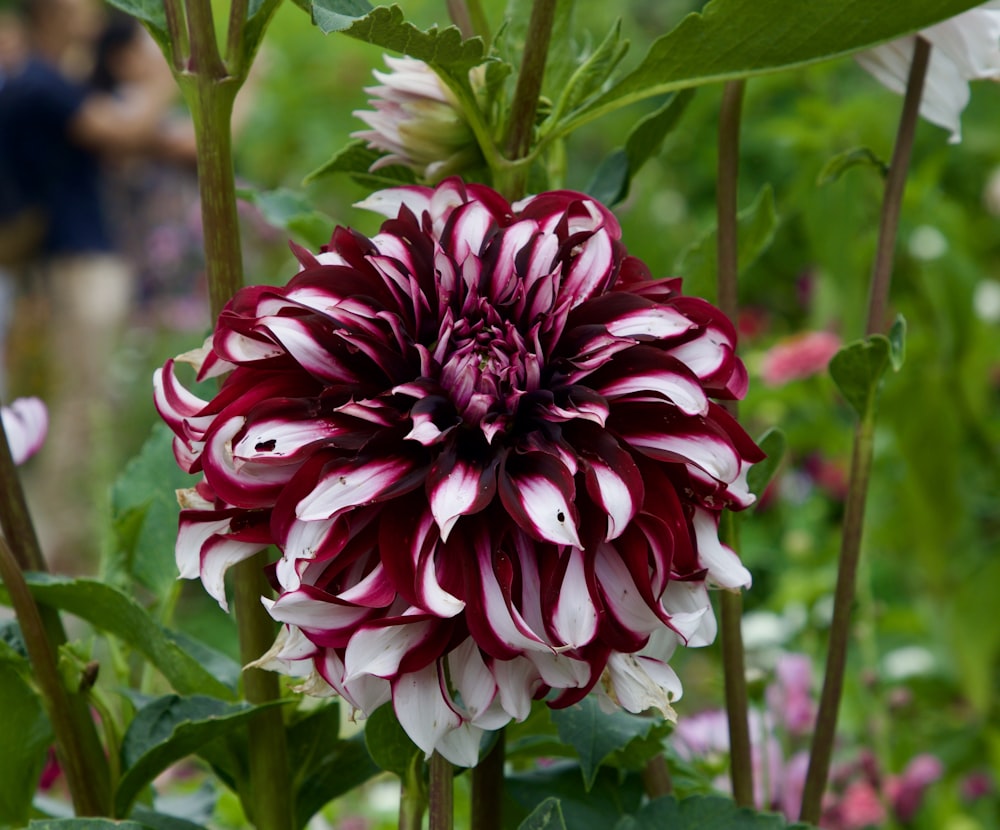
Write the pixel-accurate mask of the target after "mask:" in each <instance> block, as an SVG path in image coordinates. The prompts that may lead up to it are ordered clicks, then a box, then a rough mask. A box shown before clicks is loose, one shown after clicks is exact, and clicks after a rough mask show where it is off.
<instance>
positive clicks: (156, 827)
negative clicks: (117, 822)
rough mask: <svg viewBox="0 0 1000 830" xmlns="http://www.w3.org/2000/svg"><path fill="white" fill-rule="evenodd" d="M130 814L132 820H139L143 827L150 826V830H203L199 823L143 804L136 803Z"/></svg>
mask: <svg viewBox="0 0 1000 830" xmlns="http://www.w3.org/2000/svg"><path fill="white" fill-rule="evenodd" d="M131 816H132V818H133V820H135V821H138V822H140V823H141V824H142V826H143V827H149V828H151V830H204V828H203V827H202V825H200V824H196V823H195V822H193V821H189V820H188V819H186V818H180V817H178V816H170V815H166V814H165V813H158V812H156V811H155V810H151V809H149V807H147V806H145V805H144V804H136V805H135V807H134V808H133V810H132V812H131Z"/></svg>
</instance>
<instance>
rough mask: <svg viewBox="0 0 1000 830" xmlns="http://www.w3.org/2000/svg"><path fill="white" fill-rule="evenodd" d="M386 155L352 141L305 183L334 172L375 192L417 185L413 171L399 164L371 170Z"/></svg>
mask: <svg viewBox="0 0 1000 830" xmlns="http://www.w3.org/2000/svg"><path fill="white" fill-rule="evenodd" d="M383 155H384V154H383V153H381V152H379V151H378V150H373V149H371V148H370V147H368V146H367V144H366V143H365V142H364V141H352V142H351V143H350V144H348V145H347V146H346V147H344V148H343V149H341V150H340V151H338V152H337V153H336V154H335V155H334V156H333V158H331V159H330V160H329V161H327V162H326V163H325V164H323V165H321V166H320V167H318V168H316V169H315V170H313V171H312V172H311V173H310V174H309V175H308V176H306V179H305V180H306V182H307V183H308V182H311V181H312V180H313V179H318V178H320V177H322V176H329V175H331V174H333V173H346V174H347V175H349V176H350V177H351V178H352V179H354V180H355V181H356V182H358V183H359V184H361V185H364V186H365V187H370V188H372V189H373V190H377V189H379V188H383V187H397V186H399V185H401V184H414V183H415V182H416V180H417V179H416V177H415V176H414V175H413V171H412V170H410V168H409V167H403V166H402V165H400V164H393V165H390V166H388V167H381V168H379V169H378V170H371V169H370V168H371V166H372V165H373V164H374V163H375V162H376V161H378V160H379V159H380V158H381V157H382V156H383ZM327 236H329V233H328V234H327Z"/></svg>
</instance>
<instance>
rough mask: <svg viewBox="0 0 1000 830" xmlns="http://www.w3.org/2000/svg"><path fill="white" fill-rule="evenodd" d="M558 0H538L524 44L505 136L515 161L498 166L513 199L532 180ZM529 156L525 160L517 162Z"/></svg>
mask: <svg viewBox="0 0 1000 830" xmlns="http://www.w3.org/2000/svg"><path fill="white" fill-rule="evenodd" d="M555 15H556V0H535V2H534V4H533V5H532V7H531V19H530V20H529V21H528V35H527V40H526V41H525V44H524V57H523V58H522V59H521V68H520V72H519V73H518V76H517V86H516V87H515V88H514V98H513V100H512V101H511V107H510V123H509V124H508V125H507V135H506V136H505V139H504V147H505V149H506V155H507V158H508V159H509V160H510V161H512V162H515V164H513V165H512V166H510V167H508V168H505V169H504V170H502V171H497V170H494V175H498V174H502V175H498V177H499V178H502V179H503V181H497V182H495V184H496V186H497V189H498V190H499V191H500V192H501V193H502V194H503V195H504V196H505V197H506V198H507V199H510V200H514V199H519V198H521V197H522V196H524V193H525V189H526V187H527V183H528V167H529V164H530V162H528V161H527V159H528V157H529V153H530V151H531V140H532V137H533V135H534V131H535V113H536V111H537V110H538V99H539V97H540V96H541V94H542V81H543V80H544V77H545V61H546V59H547V58H548V54H549V41H550V40H551V39H552V26H553V24H554V22H555ZM522 159H525V163H522V164H517V163H516V162H518V161H520V160H522Z"/></svg>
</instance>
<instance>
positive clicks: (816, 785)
mask: <svg viewBox="0 0 1000 830" xmlns="http://www.w3.org/2000/svg"><path fill="white" fill-rule="evenodd" d="M930 51H931V48H930V44H929V43H928V42H927V41H925V40H924V39H922V38H917V42H916V46H915V48H914V52H913V62H912V63H911V65H910V74H909V78H908V80H907V86H906V97H905V98H904V100H903V111H902V115H901V116H900V121H899V129H898V131H897V133H896V145H895V148H894V150H893V155H892V162H891V163H890V166H889V175H888V177H887V178H886V185H885V195H884V196H883V202H882V214H881V220H880V224H879V239H878V247H877V249H876V254H875V262H874V266H873V270H872V282H871V292H870V295H869V302H868V323H867V326H866V331H865V333H866V334H868V335H872V334H877V333H879V332H880V331H882V330H883V328H884V320H885V316H886V309H887V307H888V303H889V287H890V284H891V280H892V268H893V257H894V252H895V243H896V232H897V229H898V226H899V214H900V210H901V207H902V201H903V189H904V187H905V185H906V171H907V168H908V167H909V163H910V151H911V150H912V147H913V136H914V133H915V131H916V124H917V117H918V114H919V111H920V99H921V97H922V94H923V86H924V78H925V77H926V74H927V66H928V63H929V60H930ZM874 434H875V406H874V403H870V404H869V406H868V409H867V411H866V412H865V413H864V414H863V415H862V416H861V419H860V420H859V422H858V424H857V425H856V427H855V431H854V447H853V450H852V455H851V473H850V481H849V485H848V493H847V502H846V504H845V511H844V531H843V537H842V539H841V545H840V564H839V568H838V572H837V586H836V589H835V592H834V605H833V621H832V624H831V629H830V641H829V645H828V647H827V657H826V673H825V676H824V680H823V691H822V694H821V696H820V704H819V713H818V715H817V720H816V731H815V733H814V735H813V742H812V747H811V749H810V754H809V771H808V773H807V775H806V782H805V789H804V791H803V794H802V811H801V814H800V816H801V819H802V820H803V821H807V822H810V823H812V824H815V823H817V822H818V821H819V819H820V814H821V810H822V799H823V792H824V790H825V789H826V782H827V777H828V776H829V772H830V760H831V757H832V755H833V744H834V738H835V735H836V729H837V715H838V712H839V709H840V698H841V694H842V692H843V687H844V671H845V668H846V664H847V644H848V638H849V635H850V622H851V607H852V606H853V604H854V595H855V590H856V580H857V570H858V561H859V559H860V556H861V541H862V536H863V530H864V517H865V503H866V501H867V496H868V484H869V480H870V477H871V468H872V457H873V447H874Z"/></svg>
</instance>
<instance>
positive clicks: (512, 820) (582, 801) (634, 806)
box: [504, 762, 714, 830]
mask: <svg viewBox="0 0 1000 830" xmlns="http://www.w3.org/2000/svg"><path fill="white" fill-rule="evenodd" d="M549 798H556V799H558V800H559V806H560V809H561V811H562V815H563V819H564V821H565V824H566V827H568V828H571V830H590V828H602V830H603V828H605V827H609V828H610V827H614V826H615V823H616V822H617V821H618V820H619V819H620V818H621V817H622V816H623V815H627V814H629V813H634V812H636V811H637V810H638V809H639V805H640V804H641V802H642V798H643V786H642V778H641V776H639V775H638V774H635V773H630V774H625V775H622V774H621V772H620V771H619V770H612V769H607V768H605V769H602V770H600V771H599V772H598V774H597V778H596V779H595V781H594V784H593V786H592V787H591V789H590V791H589V792H584V790H583V788H582V787H581V786H580V767H579V766H578V765H577V764H573V763H565V762H560V763H556V764H552V765H551V766H547V767H542V768H537V769H534V770H531V771H530V772H517V773H513V774H508V775H507V776H506V778H505V780H504V824H505V826H507V827H517V826H518V824H519V823H520V822H521V821H523V820H524V819H525V818H527V816H528V815H530V814H531V812H532V811H534V810H535V809H537V807H538V806H539V805H540V804H542V803H543V802H544V801H545V800H546V799H549ZM713 830H714V828H713Z"/></svg>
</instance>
